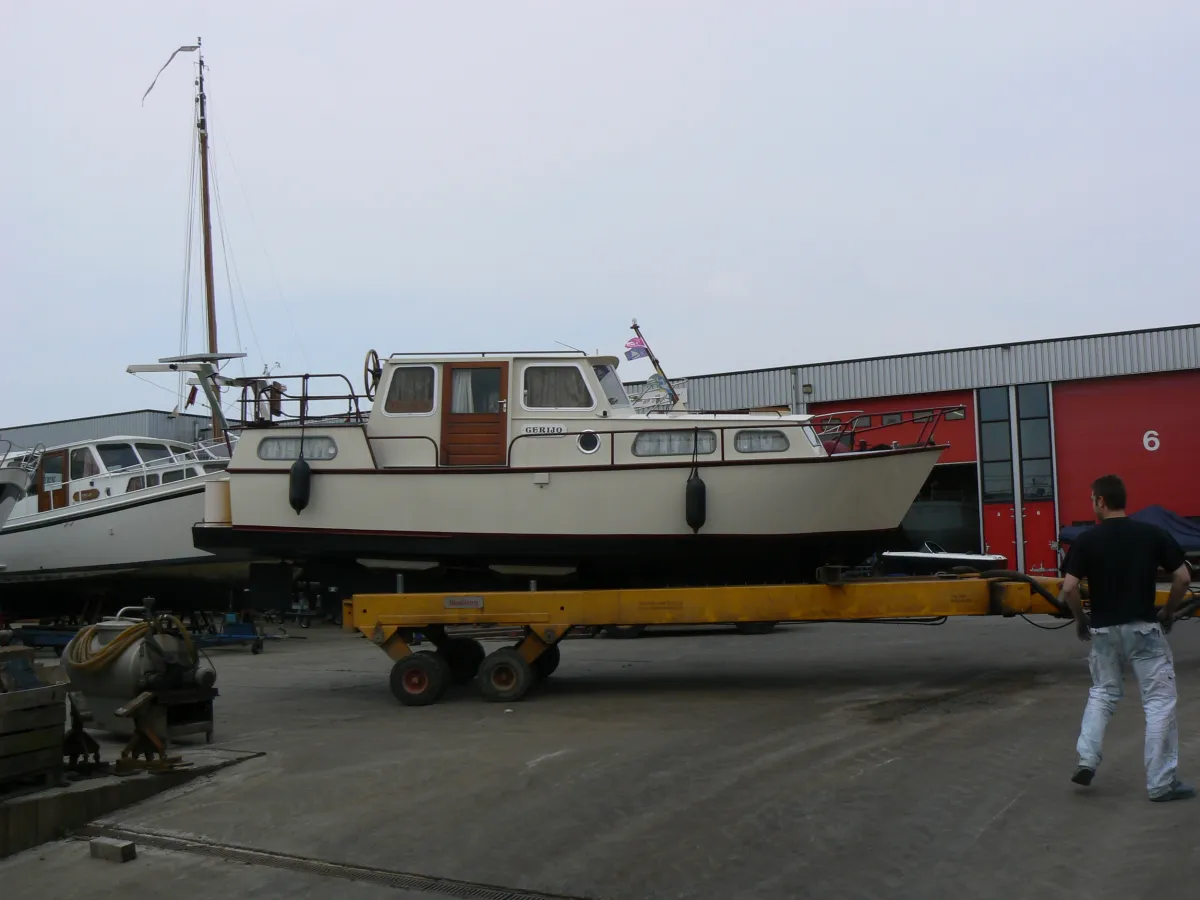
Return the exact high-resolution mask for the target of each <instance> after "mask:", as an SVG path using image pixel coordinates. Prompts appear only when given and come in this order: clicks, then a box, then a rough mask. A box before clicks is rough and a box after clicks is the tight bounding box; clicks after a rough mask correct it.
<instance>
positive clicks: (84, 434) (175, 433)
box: [0, 409, 211, 447]
mask: <svg viewBox="0 0 1200 900" xmlns="http://www.w3.org/2000/svg"><path fill="white" fill-rule="evenodd" d="M210 426H211V422H210V420H209V419H207V418H206V417H204V416H197V415H192V414H190V413H184V414H182V415H178V416H173V415H171V414H170V413H167V412H161V411H159V410H154V409H140V410H135V411H133V412H124V413H114V414H112V415H108V416H91V417H89V418H83V419H64V420H61V421H58V422H41V423H39V424H37V425H20V426H17V427H14V428H3V429H0V438H4V439H5V440H8V441H12V444H13V446H14V447H34V446H37V445H38V444H44V445H45V446H47V447H54V446H58V445H60V444H72V443H75V442H77V441H92V440H98V439H100V438H106V437H111V436H112V435H115V434H127V435H131V436H134V437H150V438H158V439H160V440H170V441H181V442H184V443H189V444H190V443H192V442H194V441H197V440H199V439H200V437H201V431H202V430H203V429H206V428H209V427H210Z"/></svg>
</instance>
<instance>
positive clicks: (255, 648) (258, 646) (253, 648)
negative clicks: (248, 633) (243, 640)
mask: <svg viewBox="0 0 1200 900" xmlns="http://www.w3.org/2000/svg"><path fill="white" fill-rule="evenodd" d="M250 652H251V653H253V654H254V655H255V656H258V654H260V653H262V652H263V642H262V638H259V639H258V640H257V641H255V642H254V643H253V644H251V645H250Z"/></svg>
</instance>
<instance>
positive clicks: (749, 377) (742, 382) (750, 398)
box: [687, 369, 795, 409]
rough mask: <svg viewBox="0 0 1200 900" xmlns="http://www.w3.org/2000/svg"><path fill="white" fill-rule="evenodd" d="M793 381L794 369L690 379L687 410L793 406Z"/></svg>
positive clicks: (766, 370)
mask: <svg viewBox="0 0 1200 900" xmlns="http://www.w3.org/2000/svg"><path fill="white" fill-rule="evenodd" d="M794 377H795V373H794V371H793V370H792V369H765V370H762V371H759V372H739V373H737V374H734V375H705V376H702V377H700V378H689V379H688V404H687V405H688V409H753V408H754V407H759V406H791V405H792V401H793V400H794V399H795V389H794V387H793V383H794V382H793V379H794Z"/></svg>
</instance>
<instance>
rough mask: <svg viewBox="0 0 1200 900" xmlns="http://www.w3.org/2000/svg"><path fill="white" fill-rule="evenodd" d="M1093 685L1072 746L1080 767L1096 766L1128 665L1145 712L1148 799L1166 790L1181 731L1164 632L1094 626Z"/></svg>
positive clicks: (1144, 625) (1150, 626) (1151, 627)
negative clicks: (1077, 739)
mask: <svg viewBox="0 0 1200 900" xmlns="http://www.w3.org/2000/svg"><path fill="white" fill-rule="evenodd" d="M1091 631H1092V651H1091V654H1090V655H1089V656H1088V665H1089V667H1090V668H1091V670H1092V689H1091V691H1090V692H1089V694H1088V702H1087V709H1085V710H1084V712H1083V727H1082V729H1081V730H1080V733H1079V743H1078V744H1076V747H1075V749H1076V750H1077V751H1078V753H1079V765H1081V766H1087V767H1088V768H1089V769H1095V768H1096V767H1097V766H1099V765H1100V759H1101V756H1102V754H1101V752H1100V747H1101V744H1103V743H1104V729H1105V728H1106V727H1107V726H1108V720H1109V719H1111V718H1112V714H1113V712H1114V711H1115V710H1116V708H1117V701H1118V700H1120V699H1121V696H1122V694H1123V693H1124V690H1123V688H1122V684H1121V681H1122V675H1123V672H1124V668H1125V664H1126V663H1128V664H1129V666H1130V668H1132V669H1133V674H1134V675H1135V676H1136V677H1137V680H1138V686H1139V687H1140V688H1141V692H1142V708H1143V710H1144V711H1145V713H1146V790H1147V792H1148V793H1149V794H1150V796H1151V797H1158V796H1160V795H1162V794H1166V793H1168V792H1169V791H1170V790H1171V788H1172V787H1173V786H1174V784H1175V770H1176V768H1177V767H1178V765H1179V730H1178V729H1177V727H1176V725H1175V665H1174V659H1173V657H1172V656H1171V648H1170V646H1169V645H1168V644H1167V636H1166V635H1165V634H1163V632H1162V628H1161V627H1159V625H1158V623H1157V622H1130V623H1128V624H1126V625H1110V626H1108V627H1107V628H1093V629H1092V630H1091Z"/></svg>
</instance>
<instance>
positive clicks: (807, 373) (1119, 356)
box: [710, 325, 1200, 403]
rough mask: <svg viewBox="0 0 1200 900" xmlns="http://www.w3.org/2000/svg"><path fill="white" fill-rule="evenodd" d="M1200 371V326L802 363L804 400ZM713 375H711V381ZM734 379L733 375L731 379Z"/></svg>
mask: <svg viewBox="0 0 1200 900" xmlns="http://www.w3.org/2000/svg"><path fill="white" fill-rule="evenodd" d="M1189 369H1200V326H1196V325H1190V326H1184V327H1181V328H1170V329H1158V330H1155V331H1142V332H1130V333H1126V334H1113V335H1101V336H1097V337H1080V338H1066V339H1063V340H1054V341H1037V342H1032V343H1026V344H1012V345H1007V346H1005V345H1001V346H996V347H978V348H974V349H969V350H948V351H944V352H937V353H921V354H913V355H909V356H892V357H884V358H880V359H864V360H853V361H849V362H834V363H822V364H818V365H811V366H799V367H797V369H796V377H797V380H798V382H799V383H800V384H801V385H805V384H809V385H812V393H811V394H807V395H804V396H803V397H802V399H803V401H804V402H805V403H821V402H828V401H838V400H856V399H866V398H868V397H888V396H896V395H901V394H925V393H935V392H937V391H951V390H966V389H973V388H982V387H998V386H1002V385H1009V384H1027V383H1030V382H1041V381H1076V380H1080V379H1086V378H1107V377H1112V376H1119V375H1141V374H1148V373H1151V372H1174V371H1182V370H1189ZM710 377H711V376H710ZM726 377H729V376H726Z"/></svg>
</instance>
